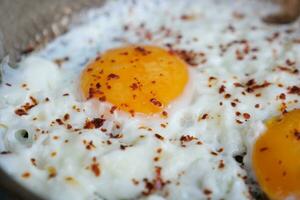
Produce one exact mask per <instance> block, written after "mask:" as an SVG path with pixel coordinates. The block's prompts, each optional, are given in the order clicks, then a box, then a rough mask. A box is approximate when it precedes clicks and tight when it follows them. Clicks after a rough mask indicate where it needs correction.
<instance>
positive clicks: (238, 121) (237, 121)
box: [235, 119, 243, 124]
mask: <svg viewBox="0 0 300 200" xmlns="http://www.w3.org/2000/svg"><path fill="white" fill-rule="evenodd" d="M235 121H236V123H238V124H242V123H243V122H242V121H240V120H238V119H237V120H235Z"/></svg>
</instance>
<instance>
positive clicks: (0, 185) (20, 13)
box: [0, 0, 104, 200]
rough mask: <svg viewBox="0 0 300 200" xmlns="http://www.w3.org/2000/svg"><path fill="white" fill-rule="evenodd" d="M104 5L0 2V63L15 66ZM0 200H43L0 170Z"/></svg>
mask: <svg viewBox="0 0 300 200" xmlns="http://www.w3.org/2000/svg"><path fill="white" fill-rule="evenodd" d="M103 3H104V0H0V63H1V62H3V61H4V60H6V61H8V62H9V64H10V65H11V66H15V65H16V63H17V62H18V61H19V60H20V59H21V57H22V55H24V54H27V53H30V52H31V51H33V50H35V49H36V48H39V47H41V46H42V45H43V44H45V43H47V42H49V41H50V40H52V39H53V38H55V37H57V36H58V35H61V34H63V33H64V32H65V31H67V29H68V25H69V24H71V23H72V22H74V20H75V19H76V15H79V13H82V12H84V11H85V10H86V9H88V8H91V7H99V6H101V5H102V4H103ZM0 79H1V76H0ZM0 98H1V97H0ZM0 199H2V200H8V199H9V200H11V199H12V200H19V199H22V200H33V199H34V200H39V199H42V198H40V197H38V196H37V195H35V194H34V193H32V192H30V191H29V190H27V189H26V188H24V187H23V186H21V185H20V184H18V183H17V182H16V181H15V180H13V179H12V178H11V177H10V176H8V175H7V174H6V173H5V172H4V171H3V170H2V169H1V168H0Z"/></svg>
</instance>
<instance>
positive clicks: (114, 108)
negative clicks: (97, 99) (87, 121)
mask: <svg viewBox="0 0 300 200" xmlns="http://www.w3.org/2000/svg"><path fill="white" fill-rule="evenodd" d="M117 108H118V107H117V106H112V107H111V108H110V110H109V112H110V114H114V112H115V110H116V109H117Z"/></svg>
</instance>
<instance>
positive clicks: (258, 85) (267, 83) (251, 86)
mask: <svg viewBox="0 0 300 200" xmlns="http://www.w3.org/2000/svg"><path fill="white" fill-rule="evenodd" d="M269 85H271V83H269V82H267V81H265V82H264V83H262V84H256V83H255V82H254V83H253V84H250V85H248V84H247V86H249V87H248V88H247V89H246V91H247V92H248V93H252V92H254V91H255V90H257V89H261V88H265V87H268V86H269Z"/></svg>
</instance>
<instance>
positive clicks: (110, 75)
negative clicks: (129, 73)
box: [107, 74, 120, 81]
mask: <svg viewBox="0 0 300 200" xmlns="http://www.w3.org/2000/svg"><path fill="white" fill-rule="evenodd" d="M119 78H120V76H119V75H117V74H109V75H108V76H107V80H108V81H109V80H111V79H119Z"/></svg>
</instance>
